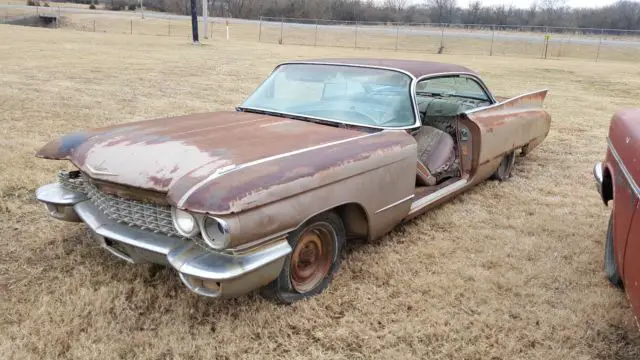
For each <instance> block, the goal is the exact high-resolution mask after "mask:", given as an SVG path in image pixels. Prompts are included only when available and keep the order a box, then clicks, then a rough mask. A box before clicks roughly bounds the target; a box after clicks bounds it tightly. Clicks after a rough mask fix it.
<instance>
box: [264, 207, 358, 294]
mask: <svg viewBox="0 0 640 360" xmlns="http://www.w3.org/2000/svg"><path fill="white" fill-rule="evenodd" d="M345 238H346V231H345V229H344V224H343V223H342V219H340V216H338V215H337V214H336V213H334V212H325V213H322V214H319V215H316V216H314V217H313V218H311V219H310V220H308V221H307V222H305V223H304V224H303V225H302V226H300V227H299V228H298V229H297V230H295V231H293V232H291V233H290V234H289V235H288V237H287V241H289V245H291V248H292V251H291V254H289V255H288V256H287V258H286V259H285V262H284V266H283V267H282V271H281V272H280V274H279V275H278V277H277V278H276V279H275V280H273V281H272V282H270V283H269V284H267V285H266V286H264V287H263V288H262V289H260V294H261V295H262V296H263V297H264V298H266V299H268V300H271V301H275V302H277V303H281V304H292V303H294V302H296V301H298V300H302V299H305V298H309V297H312V296H315V295H318V294H320V293H321V292H323V291H324V290H325V289H326V288H327V287H328V286H329V283H331V280H332V279H333V275H334V274H335V273H336V272H337V270H338V268H339V267H340V262H341V258H340V253H341V251H342V247H343V246H344V242H345Z"/></svg>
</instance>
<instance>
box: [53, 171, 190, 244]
mask: <svg viewBox="0 0 640 360" xmlns="http://www.w3.org/2000/svg"><path fill="white" fill-rule="evenodd" d="M57 178H58V182H60V183H61V184H62V185H63V186H64V187H66V188H68V189H70V190H73V191H77V192H82V193H84V194H87V197H89V199H90V201H91V202H92V203H93V204H94V205H95V206H96V207H97V208H98V209H100V211H102V212H103V213H104V214H105V215H106V216H107V217H108V218H109V219H111V220H114V221H116V222H118V223H121V224H127V225H129V226H135V227H137V228H140V229H142V230H147V231H151V232H154V233H162V234H165V235H169V236H178V237H179V236H180V235H179V234H178V233H177V232H176V231H175V228H174V227H173V221H172V219H171V207H169V206H161V205H156V204H148V203H143V202H140V201H136V200H129V199H124V198H122V197H119V196H114V195H110V194H107V193H105V192H103V191H101V190H100V189H98V188H97V187H96V186H95V185H93V184H91V183H90V182H88V181H87V180H85V179H84V178H83V177H81V176H80V177H76V176H73V175H70V173H68V172H58V175H57Z"/></svg>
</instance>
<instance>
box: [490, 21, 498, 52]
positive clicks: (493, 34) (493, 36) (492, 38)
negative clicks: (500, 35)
mask: <svg viewBox="0 0 640 360" xmlns="http://www.w3.org/2000/svg"><path fill="white" fill-rule="evenodd" d="M495 38H496V27H495V25H491V48H490V49H489V56H493V42H494V40H495Z"/></svg>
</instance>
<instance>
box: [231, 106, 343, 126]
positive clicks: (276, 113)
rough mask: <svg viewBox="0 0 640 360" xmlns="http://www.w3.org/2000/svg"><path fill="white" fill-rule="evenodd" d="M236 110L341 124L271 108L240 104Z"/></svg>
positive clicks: (326, 123)
mask: <svg viewBox="0 0 640 360" xmlns="http://www.w3.org/2000/svg"><path fill="white" fill-rule="evenodd" d="M236 111H242V112H250V113H254V114H262V115H269V116H277V117H281V118H287V119H293V120H302V121H308V122H313V123H318V124H324V125H332V126H336V125H340V124H339V123H336V122H333V121H327V120H321V119H317V118H314V117H309V116H304V115H298V114H291V113H281V112H277V111H270V110H263V109H253V108H245V107H240V106H238V107H236Z"/></svg>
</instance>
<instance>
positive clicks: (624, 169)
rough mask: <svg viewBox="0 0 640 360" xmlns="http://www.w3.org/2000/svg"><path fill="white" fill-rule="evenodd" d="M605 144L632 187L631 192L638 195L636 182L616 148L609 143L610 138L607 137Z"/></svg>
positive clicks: (638, 189) (639, 189)
mask: <svg viewBox="0 0 640 360" xmlns="http://www.w3.org/2000/svg"><path fill="white" fill-rule="evenodd" d="M607 144H608V145H609V149H610V150H611V154H612V155H613V158H614V159H616V163H618V166H620V169H621V170H622V173H623V174H624V177H625V178H627V183H629V185H630V186H631V188H632V189H633V192H634V193H635V194H636V196H637V197H640V187H638V184H637V183H636V181H635V180H634V179H633V177H632V176H631V173H630V172H629V170H628V169H627V167H626V166H624V163H623V162H622V158H621V157H620V155H619V154H618V152H617V151H616V148H615V147H614V146H613V144H612V143H611V139H609V138H607Z"/></svg>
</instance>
